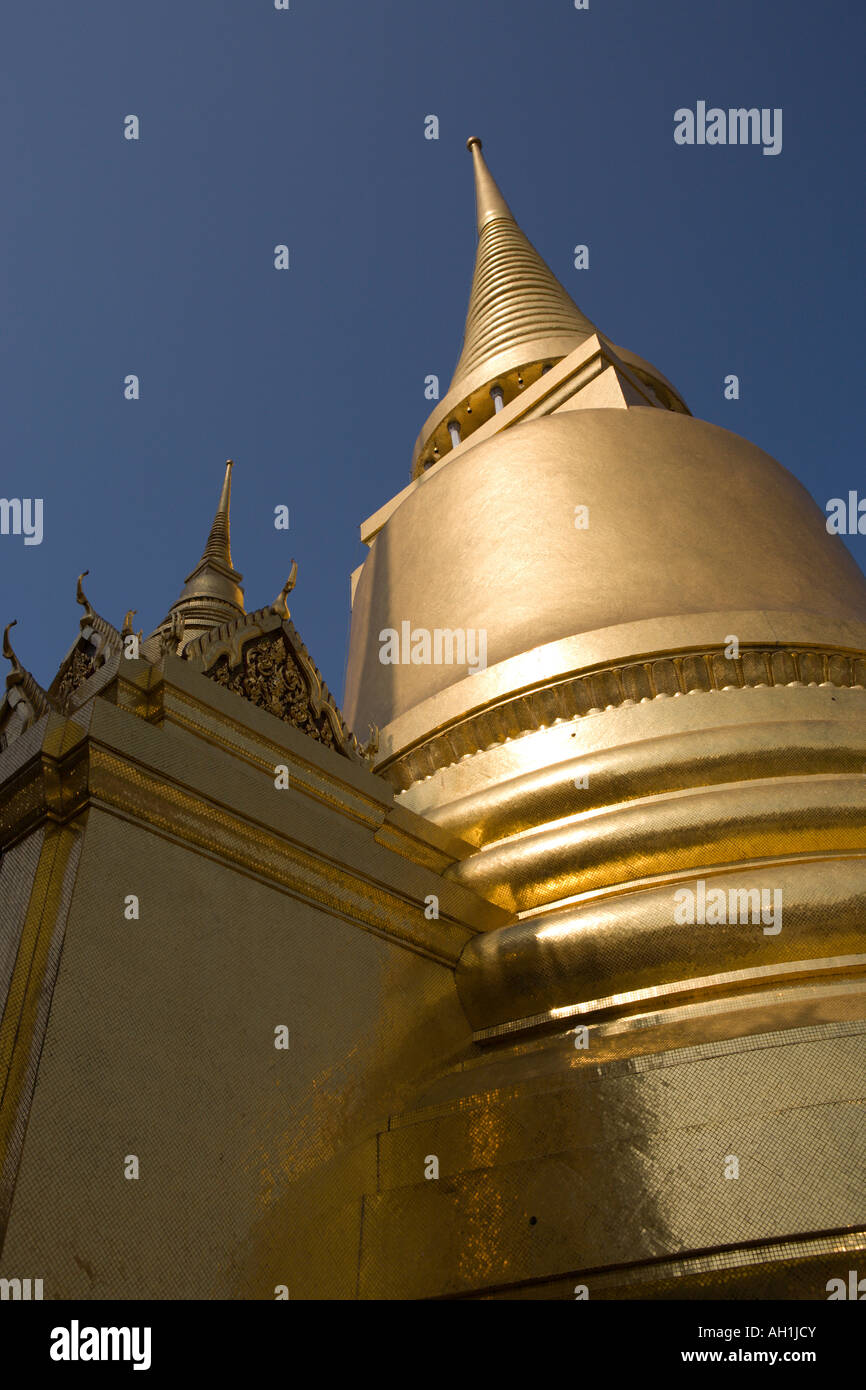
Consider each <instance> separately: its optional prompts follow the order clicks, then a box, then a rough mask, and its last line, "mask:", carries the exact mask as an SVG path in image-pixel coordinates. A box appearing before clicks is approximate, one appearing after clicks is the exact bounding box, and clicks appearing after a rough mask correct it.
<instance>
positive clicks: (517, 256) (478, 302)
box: [412, 135, 597, 478]
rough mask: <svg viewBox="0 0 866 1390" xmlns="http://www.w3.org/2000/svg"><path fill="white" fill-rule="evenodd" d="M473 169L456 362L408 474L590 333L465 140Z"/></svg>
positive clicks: (476, 144)
mask: <svg viewBox="0 0 866 1390" xmlns="http://www.w3.org/2000/svg"><path fill="white" fill-rule="evenodd" d="M467 144H468V147H469V149H470V150H471V152H472V163H473V165H474V169H475V203H476V210H477V220H478V251H477V253H476V258H475V274H474V276H473V280H472V293H471V295H470V298H469V311H468V314H467V317H466V331H465V333H464V337H463V349H462V351H461V353H460V360H459V361H458V363H457V366H456V367H455V369H454V376H453V377H452V380H451V385H450V386H449V388H448V390H447V392H446V393H445V396H444V397H443V399H442V400H441V401H440V402H439V404H438V405H437V406H436V407H435V408H434V410H433V411H432V413H431V415H430V416H429V418H428V420H427V422H426V424H425V425H424V426H423V428H422V430H421V433H420V434H419V436H418V439H417V441H416V443H415V450H414V453H413V457H412V475H413V477H416V478H417V477H419V476H420V474H421V473H423V471H424V469H426V468H429V467H431V465H432V464H434V463H436V462H437V461H438V460H440V459H442V458H444V456H445V455H446V454H447V453H449V452H450V451H451V449H452V448H454V447H455V444H456V443H462V442H463V441H464V440H466V439H468V438H469V436H470V435H471V434H472V433H474V431H475V430H477V429H479V428H480V427H481V426H482V425H483V424H484V423H485V422H486V421H487V420H488V419H489V418H490V416H491V415H492V414H493V411H494V401H498V405H497V407H496V408H497V409H501V408H502V407H503V405H505V406H507V405H509V404H510V403H511V401H513V400H514V399H515V397H516V396H518V395H519V394H520V393H521V391H523V389H524V388H525V387H527V386H532V385H533V384H534V383H535V382H536V381H537V380H538V379H539V377H540V376H542V375H543V373H544V372H545V371H546V370H547V369H548V368H549V367H552V366H553V364H554V363H555V362H559V361H561V359H562V358H563V357H567V356H568V355H569V354H570V353H572V352H574V350H575V349H576V348H579V347H580V346H581V344H582V343H585V342H586V341H587V339H589V338H591V337H592V336H593V335H594V334H596V333H597V329H596V328H595V325H594V324H593V323H591V322H590V320H589V319H588V318H587V317H586V315H585V314H582V313H581V311H580V310H579V309H578V307H577V305H576V304H575V302H574V300H573V299H572V298H571V296H570V295H569V294H567V293H566V291H565V290H564V289H563V287H562V285H561V284H560V283H559V281H558V280H557V278H556V276H555V275H554V273H553V271H552V270H551V269H550V267H549V266H547V265H545V263H544V261H543V260H542V259H541V257H540V256H539V254H538V252H537V251H536V249H535V247H534V246H533V245H532V243H531V242H530V241H529V240H528V238H527V237H526V236H524V234H523V232H522V231H521V230H520V228H519V227H518V225H517V223H516V221H515V220H514V214H513V213H512V211H511V209H510V208H509V206H508V204H507V203H506V201H505V199H504V198H503V196H502V194H501V193H500V191H499V188H498V187H497V184H496V182H495V180H494V178H493V175H492V174H491V172H490V170H489V169H488V167H487V165H486V164H485V162H484V157H483V155H482V153H481V141H480V140H479V139H478V137H477V136H476V135H473V137H472V139H471V140H469V141H467Z"/></svg>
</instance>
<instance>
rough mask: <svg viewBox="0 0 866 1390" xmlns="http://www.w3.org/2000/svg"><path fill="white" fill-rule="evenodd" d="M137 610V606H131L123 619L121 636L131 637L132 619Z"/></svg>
mask: <svg viewBox="0 0 866 1390" xmlns="http://www.w3.org/2000/svg"><path fill="white" fill-rule="evenodd" d="M137 612H138V609H137V608H130V610H129V612H128V613H127V615H126V617H125V618H124V620H123V627H122V628H121V632H120V635H121V637H129V636H130V634H131V633H132V620H133V618H134V617H135V615H136V613H137Z"/></svg>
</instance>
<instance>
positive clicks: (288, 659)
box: [184, 565, 378, 762]
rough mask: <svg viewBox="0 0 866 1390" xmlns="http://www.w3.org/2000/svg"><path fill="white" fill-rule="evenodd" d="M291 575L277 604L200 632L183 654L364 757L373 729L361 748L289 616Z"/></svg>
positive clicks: (356, 758)
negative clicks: (287, 604) (288, 598)
mask: <svg viewBox="0 0 866 1390" xmlns="http://www.w3.org/2000/svg"><path fill="white" fill-rule="evenodd" d="M296 575H297V565H293V566H292V573H291V576H290V577H289V580H288V581H287V583H286V585H285V587H284V589H283V590H282V592H281V594H280V595H279V598H278V599H277V601H276V603H274V604H272V605H270V606H269V607H267V608H260V609H259V610H258V611H257V612H256V613H249V614H247V615H246V616H245V617H243V618H238V619H237V621H236V622H233V623H224V624H222V625H221V626H220V627H218V628H214V629H213V630H212V631H210V632H206V633H203V634H202V635H201V636H200V637H198V638H196V639H195V641H194V642H191V643H190V644H189V646H188V647H186V648H185V650H184V657H185V658H186V659H187V660H188V661H191V662H193V664H194V665H196V666H198V667H199V669H200V670H201V671H202V673H203V674H204V675H206V676H208V677H209V678H210V679H211V680H213V681H216V683H217V684H218V685H221V686H222V687H223V688H224V689H225V690H231V691H233V692H234V694H236V695H241V696H242V697H243V698H244V699H245V700H249V701H250V703H251V704H253V705H257V706H258V707H259V709H264V710H267V712H268V714H273V715H275V716H276V718H277V719H283V720H285V721H286V723H287V724H293V725H294V727H295V728H296V729H300V730H301V732H302V733H305V734H307V735H308V736H309V737H310V738H313V739H315V740H316V742H317V743H322V744H324V745H325V747H326V748H333V750H334V751H335V752H336V753H342V754H343V756H344V757H347V758H350V759H351V760H352V761H353V762H362V761H365V760H366V759H367V758H368V757H370V756H371V755H372V754H373V753H374V752H375V751H376V748H375V747H374V744H377V743H378V740H377V738H376V734H375V731H373V738H372V739H371V740H370V743H369V744H365V745H364V746H363V747H361V746H360V745H359V743H358V740H357V739H356V738H355V736H354V735H353V734H352V733H351V731H350V730H349V729H348V727H347V726H346V723H345V721H344V719H343V716H342V714H341V713H340V711H339V709H338V708H337V705H336V702H335V701H334V698H333V696H332V695H331V692H330V691H329V690H328V687H327V686H326V685H325V683H324V681H323V680H322V677H321V675H320V673H319V671H318V670H317V668H316V666H315V664H314V662H313V660H312V658H311V657H310V654H309V652H308V651H307V649H306V647H305V646H304V643H303V642H302V641H301V638H300V635H299V634H298V631H297V629H296V628H295V625H294V623H293V622H292V620H291V618H290V617H289V610H288V608H287V606H286V597H287V595H288V594H289V593H290V592H291V589H292V588H293V587H294V582H295V577H296Z"/></svg>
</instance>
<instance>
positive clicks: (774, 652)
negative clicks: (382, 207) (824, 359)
mask: <svg viewBox="0 0 866 1390" xmlns="http://www.w3.org/2000/svg"><path fill="white" fill-rule="evenodd" d="M470 147H471V149H472V157H473V161H474V165H475V174H476V191H477V207H478V229H479V238H478V257H477V264H476V270H475V280H474V284H473V288H472V296H471V300H470V306H469V316H468V322H467V328H466V335H465V340H464V345H463V351H462V354H461V356H460V360H459V362H458V366H457V370H456V372H455V376H454V381H453V383H452V385H451V387H450V388H449V390H448V392H447V394H446V395H445V397H444V398H443V400H442V401H441V402H439V403H437V405H436V407H435V409H434V411H433V413H432V415H431V416H430V419H429V420H428V421H427V423H426V425H425V426H424V428H423V429H422V431H421V434H420V436H419V438H418V441H417V444H416V447H415V452H414V457H413V462H412V479H411V481H410V482H409V484H408V486H407V487H406V489H405V490H404V491H403V492H402V493H400V494H399V496H397V497H395V498H394V499H392V501H391V502H390V503H388V504H387V505H385V506H384V507H382V508H381V510H380V511H378V512H377V513H376V514H375V515H374V516H373V517H372V518H371V519H370V521H369V522H367V523H366V525H365V526H364V528H363V532H362V534H363V536H364V539H365V541H366V543H367V545H368V546H369V554H368V556H367V558H366V560H365V562H364V564H363V565H362V566H361V567H360V569H359V571H357V572H356V574H355V576H354V577H353V608H352V628H351V640H350V653H349V665H348V675H347V689H346V696H345V702H344V710H343V711H342V712H341V710H340V709H339V708H338V707H337V705H336V703H335V701H334V699H333V697H332V695H331V694H330V692H329V691H328V689H327V686H326V685H325V683H324V681H323V680H322V677H321V674H320V672H319V671H318V669H317V667H316V665H315V662H314V660H313V657H312V655H311V653H310V651H309V650H308V649H307V646H306V645H305V643H304V641H303V640H302V638H301V636H300V634H299V632H298V630H297V629H296V627H295V625H294V623H293V621H292V619H291V615H290V613H289V609H288V598H289V595H290V594H291V592H292V590H293V588H294V586H295V581H296V577H297V568H296V566H294V565H292V567H291V572H290V574H289V577H288V579H287V580H286V583H285V584H284V586H283V588H282V589H281V591H280V593H279V594H278V596H277V598H276V599H275V600H274V601H273V602H271V603H266V604H265V605H264V606H263V607H260V608H256V609H253V610H251V611H248V610H247V607H246V598H245V595H244V591H243V589H242V587H241V584H242V578H241V575H240V574H239V573H238V572H237V570H236V569H235V568H234V563H233V560H232V553H231V546H230V536H229V507H230V492H231V480H232V472H233V469H232V465H231V464H229V465H228V466H227V467H226V470H225V476H224V479H223V481H222V491H221V493H220V498H219V504H218V508H217V513H216V517H215V519H214V522H213V525H212V527H211V531H210V534H209V536H208V539H207V542H206V545H205V548H204V552H203V554H202V556H201V559H200V561H199V563H198V564H197V565H196V566H195V568H194V569H193V570H192V571H191V572H190V574H189V575H188V578H187V580H186V584H185V586H184V588H183V590H182V592H181V594H180V597H179V598H178V600H177V601H176V602H175V603H174V604H173V605H172V606H171V608H170V609H169V612H168V614H167V615H166V617H165V618H164V619H163V621H162V622H161V623H160V624H159V626H158V627H157V628H156V629H155V631H154V632H152V633H151V634H150V636H148V637H145V636H144V635H143V633H138V634H136V632H135V631H134V626H133V618H134V616H135V612H134V610H130V611H129V612H127V614H126V617H125V619H124V620H123V621H122V623H120V625H119V626H115V625H114V623H112V622H111V621H109V620H108V619H106V618H104V617H103V616H101V614H100V613H98V612H97V611H96V609H95V608H94V607H93V605H92V604H91V602H90V599H89V598H88V597H87V595H86V594H85V592H84V589H83V587H82V583H83V579H84V576H83V575H82V577H81V579H80V580H79V583H78V593H77V597H78V603H79V605H80V608H81V610H83V611H82V614H81V617H80V621H79V631H78V633H77V635H76V636H75V640H74V641H73V644H72V646H71V647H70V649H69V651H68V653H67V655H66V656H65V657H64V658H63V660H62V662H61V664H60V666H59V668H58V670H57V674H56V676H55V677H54V680H53V681H52V682H51V684H50V685H49V686H48V688H47V689H43V688H42V687H41V686H40V685H39V683H38V682H37V681H36V680H35V679H34V677H33V676H32V675H31V673H30V672H29V671H27V670H26V669H25V668H24V666H23V665H22V664H21V662H20V661H19V659H18V656H17V655H16V652H15V650H14V648H13V645H12V641H11V636H10V630H9V627H7V629H6V633H5V637H4V643H3V652H4V656H5V657H6V659H7V660H8V662H9V663H10V669H9V671H8V674H7V677H6V691H5V694H4V695H3V698H2V699H0V1281H2V1282H0V1294H2V1296H3V1297H5V1293H4V1292H3V1291H4V1290H7V1289H13V1290H17V1291H18V1292H14V1293H13V1294H12V1295H11V1296H13V1297H17V1296H18V1293H19V1292H20V1291H21V1290H23V1289H24V1288H25V1287H26V1288H27V1289H28V1290H30V1289H31V1288H32V1287H34V1286H37V1285H38V1287H39V1288H40V1290H41V1289H44V1297H45V1298H46V1299H56V1298H72V1299H79V1298H80V1299H88V1300H103V1299H178V1298H183V1299H225V1298H229V1299H237V1298H246V1299H274V1298H280V1299H282V1298H291V1299H293V1300H298V1299H309V1298H329V1299H389V1298H411V1299H424V1298H442V1297H445V1298H519V1299H523V1298H564V1299H574V1298H583V1297H589V1298H590V1299H593V1300H595V1299H604V1298H622V1297H628V1298H634V1297H646V1298H665V1297H673V1298H702V1297H707V1296H724V1297H731V1298H740V1297H783V1298H806V1299H824V1298H826V1297H827V1290H828V1287H834V1286H833V1285H831V1283H830V1281H832V1280H840V1279H841V1280H842V1281H848V1280H849V1273H850V1271H852V1270H856V1269H857V1266H858V1262H859V1266H860V1270H861V1273H862V1272H863V1271H864V1264H863V1261H864V1258H866V1234H864V1233H866V1210H864V1205H866V1204H864V1194H863V1178H862V1168H863V1162H862V1155H863V1148H864V1144H863V1141H864V1114H866V1108H864V1106H863V1099H864V1073H866V1067H864V1061H866V1046H864V1044H866V1021H864V986H863V967H864V961H866V957H864V953H863V949H862V944H861V943H862V939H863V926H864V905H866V717H864V716H866V689H864V687H866V581H864V577H863V575H862V574H861V573H860V571H859V570H858V568H857V566H856V565H855V564H854V562H853V560H852V558H851V556H850V555H849V553H848V551H847V550H846V549H845V547H844V545H843V543H842V541H841V540H839V538H838V537H837V536H834V535H830V534H829V533H828V530H827V524H826V522H825V519H824V517H823V516H822V514H821V512H820V510H819V509H818V508H817V507H816V506H815V504H814V503H813V502H812V501H811V500H810V499H809V497H808V496H807V494H806V493H805V492H804V490H803V488H802V487H801V486H800V485H799V484H798V483H797V482H796V481H795V480H794V479H793V478H792V477H791V475H790V474H789V473H787V472H786V471H785V469H784V468H782V467H781V466H780V465H779V464H778V463H776V462H775V461H774V460H773V459H771V458H769V457H768V456H767V455H766V454H765V453H763V452H762V451H761V450H760V449H757V448H755V447H754V446H753V445H751V444H749V443H748V442H747V441H745V440H743V439H740V438H738V437H737V436H736V435H734V434H731V433H729V432H728V431H727V430H723V429H719V428H717V427H716V426H714V425H709V424H706V423H704V422H702V421H700V420H695V419H693V418H692V416H691V414H690V412H689V410H688V408H687V406H686V405H685V403H684V401H683V400H682V398H681V397H680V395H679V394H678V392H677V390H676V388H675V387H674V386H673V385H671V383H670V382H668V381H667V380H666V379H665V378H664V377H663V376H662V375H661V373H660V372H659V371H658V370H657V368H656V367H655V366H653V365H652V364H651V363H649V362H647V361H645V360H643V359H642V358H641V357H638V356H636V355H635V354H634V353H633V352H631V351H629V350H627V349H625V348H621V347H617V346H614V345H612V344H611V343H610V342H609V341H608V340H607V339H606V338H605V337H604V336H603V334H602V333H601V332H600V330H599V329H598V328H596V327H595V326H594V325H593V324H592V323H590V321H589V320H588V319H587V318H586V317H585V316H584V315H583V314H582V313H581V312H580V310H579V309H578V308H577V307H576V306H575V305H574V304H573V303H572V301H571V299H570V297H569V296H568V294H567V293H566V291H565V290H564V289H563V287H562V286H561V285H560V284H559V283H558V282H557V280H556V278H555V277H554V276H553V274H552V273H551V271H550V270H549V269H548V267H547V266H546V265H545V264H544V262H543V261H542V260H541V258H540V257H539V256H538V254H537V252H536V251H535V250H534V248H533V247H532V246H531V245H530V243H529V242H528V241H527V239H526V237H525V236H524V235H523V233H522V232H521V230H520V228H519V227H518V225H517V223H516V221H515V219H514V217H513V216H512V214H511V212H510V211H509V209H508V206H507V205H506V203H505V201H504V200H503V198H502V195H501V194H500V192H499V190H498V189H497V187H496V185H495V184H494V182H493V180H492V178H491V176H490V174H489V172H488V170H487V168H486V166H485V164H484V161H483V159H482V154H481V146H480V142H479V141H477V140H472V141H470ZM279 578H280V580H282V578H283V576H282V575H281V576H279ZM274 587H275V588H276V584H275V586H274ZM88 590H90V581H88ZM9 616H11V615H9ZM10 626H11V625H10ZM16 638H17V632H16ZM313 646H315V643H314V642H313ZM344 716H345V717H344ZM371 725H372V726H373V729H372V731H371V737H370V738H369V740H368V741H366V742H365V743H363V744H360V743H359V741H358V738H357V737H356V734H358V733H361V734H362V736H364V737H366V734H367V729H368V727H369V726H371ZM352 730H355V733H353V732H352ZM855 1283H856V1281H855ZM25 1296H27V1295H25V1294H24V1293H21V1297H25Z"/></svg>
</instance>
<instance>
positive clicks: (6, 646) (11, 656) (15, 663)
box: [3, 618, 25, 685]
mask: <svg viewBox="0 0 866 1390" xmlns="http://www.w3.org/2000/svg"><path fill="white" fill-rule="evenodd" d="M17 626H18V619H17V618H13V619H12V621H11V623H7V624H6V629H5V631H4V633H3V655H4V656H5V658H6V660H7V661H11V662H12V670H11V671H10V672H9V674H8V676H7V677H6V684H7V685H9V683H10V681H11V678H12V677H13V676H23V675H24V674H25V672H24V667H23V666H22V665H21V662H20V661H19V660H18V658H17V656H16V655H15V652H14V651H13V649H12V643H11V642H10V641H9V633H10V631H11V629H12V628H13V627H17Z"/></svg>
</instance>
